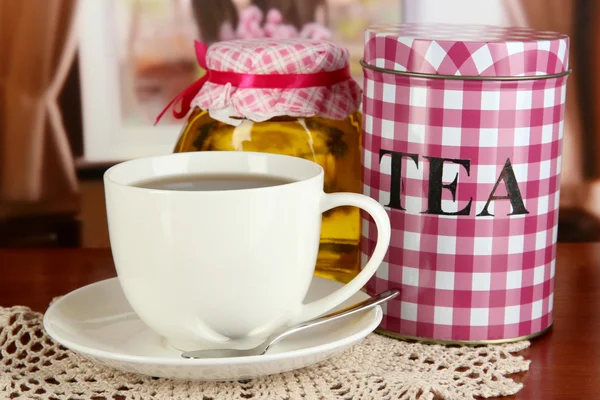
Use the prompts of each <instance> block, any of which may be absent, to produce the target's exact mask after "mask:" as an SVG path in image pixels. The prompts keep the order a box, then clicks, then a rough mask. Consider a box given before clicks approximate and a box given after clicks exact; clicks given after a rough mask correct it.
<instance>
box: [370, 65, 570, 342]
mask: <svg viewBox="0 0 600 400" xmlns="http://www.w3.org/2000/svg"><path fill="white" fill-rule="evenodd" d="M364 72H365V92H364V98H363V110H364V117H363V146H364V150H363V190H364V193H365V194H367V195H369V196H371V197H372V198H374V199H376V200H378V201H379V202H380V203H381V204H383V205H387V204H389V203H390V187H391V186H390V185H391V184H392V182H391V174H392V172H391V168H392V167H391V160H390V156H389V155H384V156H383V157H381V158H380V152H381V151H382V150H385V151H396V152H403V153H411V154H416V155H417V157H416V162H415V161H413V159H411V158H408V157H404V158H403V159H402V164H401V167H402V179H401V182H400V184H401V191H400V196H401V201H402V206H403V207H404V208H405V209H406V211H402V210H398V209H391V208H388V210H389V215H390V218H391V222H392V242H391V246H390V249H389V251H388V255H387V257H386V260H385V263H384V264H383V265H382V266H381V267H380V268H379V270H378V271H377V273H376V276H375V277H374V278H373V279H372V280H371V281H370V282H369V284H368V286H367V289H368V291H369V293H371V294H373V293H376V292H380V291H382V290H385V289H387V288H390V287H397V288H400V289H401V290H402V293H401V296H400V298H399V299H395V300H392V301H390V302H388V303H387V304H386V305H385V307H384V314H385V315H384V319H383V323H382V325H381V327H382V328H383V329H386V330H389V331H392V332H396V333H399V334H403V335H409V336H416V337H424V338H434V339H442V340H458V341H470V340H496V339H509V338H516V337H520V336H524V335H531V334H534V333H538V332H541V331H542V330H543V329H545V328H547V327H549V326H550V325H551V323H552V308H553V292H554V274H555V252H556V238H557V219H558V205H559V176H560V169H561V145H562V133H563V113H564V104H565V90H566V77H560V78H551V79H540V80H522V81H482V80H479V81H469V80H448V79H423V78H416V77H409V76H402V75H394V74H388V73H382V72H378V71H373V70H369V69H365V71H364ZM425 156H427V157H443V158H448V159H455V160H458V159H460V160H470V169H469V172H467V171H466V168H464V167H463V166H461V165H459V164H457V163H455V162H446V163H445V164H444V168H443V180H442V181H443V183H444V184H449V183H451V182H452V181H453V180H454V178H455V177H457V185H456V197H455V198H454V199H453V198H452V195H451V192H450V191H449V190H447V189H443V190H442V209H443V210H444V211H446V212H456V211H458V210H461V209H463V208H465V207H466V206H467V205H468V204H469V201H471V202H472V203H471V212H470V213H469V214H468V215H460V216H446V215H428V214H424V213H423V211H425V210H426V209H427V207H428V199H427V192H428V178H429V173H430V171H429V161H428V159H426V158H425ZM507 159H510V161H511V163H512V167H513V170H514V174H515V177H516V180H517V182H518V186H519V189H520V192H521V195H522V199H523V202H524V205H525V207H526V209H527V210H528V211H529V214H526V215H510V216H509V215H507V214H510V213H511V211H512V208H511V204H510V202H509V201H508V200H495V201H492V202H491V204H490V206H489V212H490V213H491V214H493V216H476V214H479V213H480V212H481V211H482V209H483V208H484V206H485V203H486V201H487V200H488V197H489V195H490V193H491V192H492V190H493V188H494V185H495V184H496V181H497V180H498V178H499V176H500V173H501V171H502V169H503V167H504V165H505V163H506V160H507ZM506 194H507V193H506V190H505V189H504V185H503V184H502V183H501V184H500V186H499V188H498V190H497V192H496V196H501V195H506ZM362 229H363V233H362V236H363V239H362V253H363V259H364V258H366V257H367V255H369V254H371V253H372V251H373V248H374V244H375V240H376V229H375V226H374V224H373V223H372V221H370V220H369V218H368V217H366V216H363V228H362Z"/></svg>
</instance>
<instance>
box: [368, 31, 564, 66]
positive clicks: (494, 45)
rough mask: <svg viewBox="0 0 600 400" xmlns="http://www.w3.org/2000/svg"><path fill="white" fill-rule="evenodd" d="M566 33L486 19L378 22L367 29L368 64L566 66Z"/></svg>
mask: <svg viewBox="0 0 600 400" xmlns="http://www.w3.org/2000/svg"><path fill="white" fill-rule="evenodd" d="M568 52H569V38H568V36H567V35H564V34H560V33H556V32H546V31H536V30H533V29H530V28H515V27H498V26H485V25H451V24H447V25H446V24H435V25H420V24H404V25H393V24H390V25H376V26H373V27H370V28H369V29H367V31H366V33H365V54H364V60H365V62H366V63H367V64H370V65H373V66H376V67H381V68H386V69H393V70H397V71H411V72H419V73H426V74H439V75H462V76H529V75H549V74H558V73H561V72H565V71H566V70H568Z"/></svg>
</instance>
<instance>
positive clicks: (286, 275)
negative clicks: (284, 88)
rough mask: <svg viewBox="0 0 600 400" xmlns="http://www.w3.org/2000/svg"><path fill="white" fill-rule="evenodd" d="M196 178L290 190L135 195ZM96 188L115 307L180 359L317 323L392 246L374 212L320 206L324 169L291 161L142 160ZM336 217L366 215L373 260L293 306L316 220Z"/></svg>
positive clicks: (343, 196)
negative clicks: (160, 183)
mask: <svg viewBox="0 0 600 400" xmlns="http://www.w3.org/2000/svg"><path fill="white" fill-rule="evenodd" d="M198 174H211V175H214V174H236V175H237V174H249V175H250V174H251V175H254V176H255V175H256V174H264V175H269V176H275V177H281V178H285V179H289V180H292V181H293V182H292V183H287V184H283V185H278V186H269V187H263V188H252V189H240V190H217V191H177V190H160V189H147V188H140V187H136V186H134V185H135V184H137V183H139V182H142V181H146V180H148V179H153V178H160V177H169V176H175V175H198ZM104 185H105V189H106V208H107V215H108V225H109V233H110V242H111V247H112V253H113V257H114V262H115V265H116V269H117V274H118V277H119V281H120V283H121V286H122V288H123V291H124V293H125V296H126V297H127V299H128V301H129V303H130V304H131V306H132V308H133V309H134V310H135V312H136V313H137V314H138V315H139V317H140V318H141V319H142V320H143V321H144V322H145V323H146V324H147V325H148V326H149V327H150V328H151V329H153V330H154V331H156V332H157V333H159V334H160V335H162V336H164V337H165V338H166V339H167V340H168V341H169V343H170V344H171V345H172V346H174V347H176V348H178V349H180V350H194V349H201V348H211V347H223V346H228V347H245V346H249V345H253V344H256V343H257V342H260V341H262V340H264V339H265V338H266V337H267V336H268V335H269V334H271V333H272V332H273V331H275V330H276V329H278V328H280V327H282V326H284V325H290V324H296V323H300V322H302V321H305V320H309V319H312V318H315V317H317V316H319V315H321V314H324V313H326V312H327V311H329V310H331V309H332V308H334V307H335V306H337V305H339V304H340V303H342V302H344V301H345V300H347V299H348V298H349V297H351V296H352V295H353V294H354V293H356V292H357V291H359V290H360V289H361V288H362V287H363V286H364V285H365V284H366V282H367V281H368V280H369V278H371V276H372V275H373V274H374V273H375V271H376V269H377V267H378V266H379V265H380V263H381V262H382V260H383V257H384V255H385V253H386V251H387V248H388V245H389V242H390V222H389V218H388V216H387V213H386V211H385V210H384V208H383V207H382V206H381V205H380V204H379V203H378V202H377V201H375V200H373V199H371V198H369V197H367V196H363V195H360V194H354V193H334V194H325V193H324V192H323V169H322V168H321V167H320V166H319V165H318V164H316V163H313V162H311V161H307V160H304V159H300V158H296V157H290V156H282V155H274V154H266V153H249V152H233V151H231V152H194V153H179V154H170V155H166V156H158V157H150V158H142V159H136V160H131V161H126V162H123V163H121V164H118V165H115V166H113V167H111V168H110V169H109V170H108V171H107V172H106V174H105V175H104ZM342 205H349V206H356V207H360V208H362V209H364V210H365V211H367V212H368V213H369V214H371V216H372V217H373V219H374V220H375V222H376V224H377V229H378V240H377V245H376V248H375V251H374V252H373V255H372V257H371V259H370V260H369V262H368V263H367V264H366V266H365V267H364V268H363V270H362V271H361V272H360V273H359V274H358V276H356V277H355V278H354V279H353V280H352V281H351V282H349V283H348V284H346V285H345V286H343V287H342V288H340V289H339V290H337V291H335V292H333V293H331V294H330V295H328V296H326V297H324V298H322V299H319V300H317V301H314V302H312V303H309V304H303V299H304V296H305V295H306V293H307V290H308V288H309V285H310V282H311V280H312V278H313V273H314V269H315V263H316V259H317V251H318V247H319V236H320V230H321V213H323V212H324V211H327V210H329V209H332V208H334V207H338V206H342ZM225 342H227V343H225Z"/></svg>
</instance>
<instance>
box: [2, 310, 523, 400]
mask: <svg viewBox="0 0 600 400" xmlns="http://www.w3.org/2000/svg"><path fill="white" fill-rule="evenodd" d="M528 346H529V342H526V341H524V342H518V343H512V344H505V345H496V346H486V347H478V348H473V347H445V346H439V345H426V344H420V343H407V342H402V341H398V340H394V339H390V338H387V337H384V336H380V335H377V334H371V335H369V336H368V337H367V338H366V339H365V340H363V341H362V342H360V343H359V344H357V345H356V346H354V347H353V348H351V349H350V350H348V351H347V352H346V353H345V354H344V355H342V356H340V357H337V358H333V359H330V360H329V361H325V362H323V363H320V364H318V365H315V366H312V367H308V368H304V369H301V370H297V371H293V372H288V373H284V374H279V375H273V376H267V377H263V378H258V379H253V380H250V381H238V382H225V383H217V382H178V381H171V380H168V379H158V378H152V377H147V376H141V375H135V374H130V373H123V372H119V371H117V370H114V369H112V368H109V367H104V366H102V365H98V364H94V363H92V362H91V361H88V360H86V359H84V358H82V357H80V356H78V355H77V354H75V353H73V352H71V351H69V350H67V349H65V348H64V347H62V346H60V345H58V344H56V343H55V342H53V341H52V339H50V337H49V336H48V335H47V334H46V333H45V331H44V329H43V325H42V315H41V314H39V313H35V312H32V311H31V310H30V309H28V308H26V307H12V308H0V399H32V400H35V399H39V400H47V399H53V400H73V399H94V400H109V399H110V400H112V399H119V400H130V399H131V400H142V399H143V400H152V399H202V400H227V399H236V400H239V399H253V400H263V399H264V400H267V399H268V400H273V399H286V400H292V399H337V400H339V399H357V400H358V399H364V400H371V399H400V400H417V399H418V400H433V399H444V400H455V399H456V400H459V399H460V400H463V399H472V398H474V397H494V396H503V395H512V394H514V393H516V392H518V391H519V390H520V389H521V387H522V384H521V383H517V382H515V381H513V380H512V379H511V378H510V375H511V374H514V373H518V372H523V371H526V370H528V368H529V363H530V361H528V360H525V359H523V357H521V356H519V355H515V354H514V353H517V352H519V351H521V350H524V349H525V348H527V347H528Z"/></svg>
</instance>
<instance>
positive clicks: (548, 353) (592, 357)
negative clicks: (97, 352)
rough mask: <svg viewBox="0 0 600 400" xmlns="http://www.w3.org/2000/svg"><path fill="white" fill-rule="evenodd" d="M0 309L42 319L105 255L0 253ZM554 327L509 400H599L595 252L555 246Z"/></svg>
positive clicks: (97, 272)
mask: <svg viewBox="0 0 600 400" xmlns="http://www.w3.org/2000/svg"><path fill="white" fill-rule="evenodd" d="M0 271H1V275H0V276H1V278H0V283H1V286H0V306H2V307H7V306H12V305H26V306H29V307H31V308H32V309H34V310H36V311H44V310H45V309H46V307H47V305H48V303H49V302H50V300H51V299H52V298H53V297H55V296H60V295H62V294H65V293H67V292H69V291H71V290H73V289H75V288H78V287H80V286H83V285H86V284H88V283H92V282H96V281H99V280H102V279H106V278H110V277H113V276H115V270H114V266H113V262H112V258H111V254H110V252H109V251H108V250H91V249H85V250H84V249H77V250H0ZM556 275H557V276H556V278H557V279H556V293H555V297H554V301H555V302H554V309H555V326H554V328H553V329H552V330H551V331H550V332H549V333H548V334H546V335H545V336H543V337H540V338H538V339H535V340H534V341H533V343H532V345H531V348H529V349H528V350H526V351H525V352H524V356H525V357H526V358H528V359H531V360H532V364H531V369H530V371H529V372H527V373H526V374H524V375H522V376H518V377H517V379H519V380H522V381H523V382H524V383H525V387H524V388H523V390H522V391H521V392H520V393H519V394H517V395H516V396H512V397H510V398H511V399H524V400H525V399H526V400H534V399H544V400H552V399H557V400H558V399H560V400H565V399H597V398H599V397H600V244H560V245H559V250H558V262H557V268H556Z"/></svg>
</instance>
